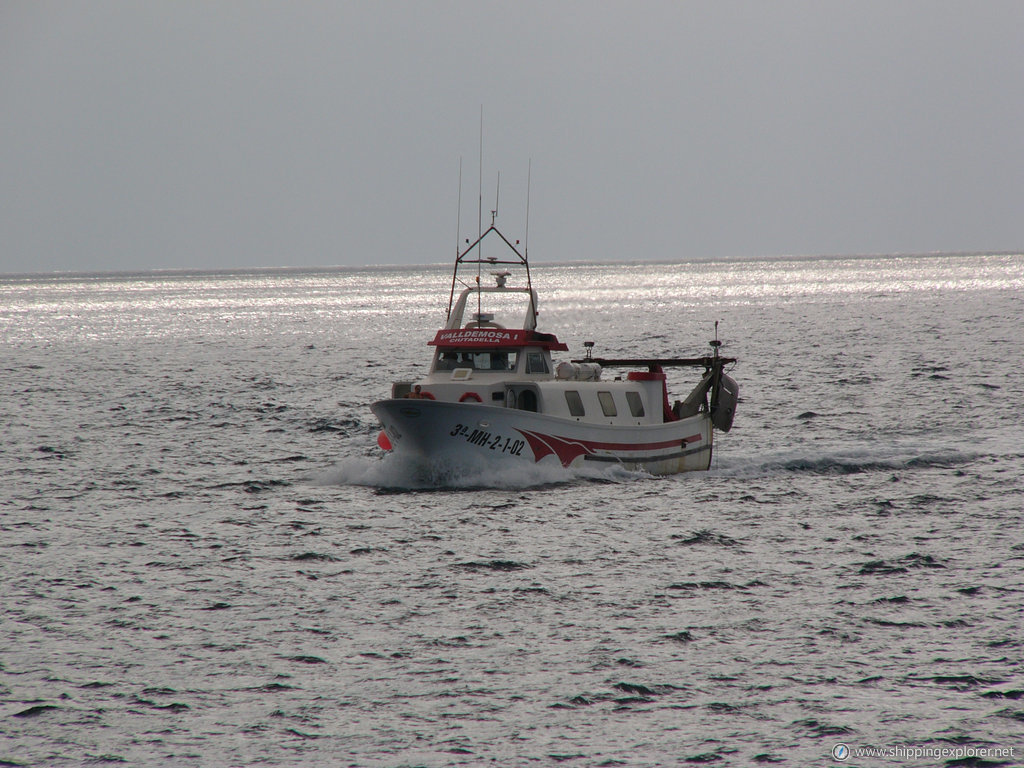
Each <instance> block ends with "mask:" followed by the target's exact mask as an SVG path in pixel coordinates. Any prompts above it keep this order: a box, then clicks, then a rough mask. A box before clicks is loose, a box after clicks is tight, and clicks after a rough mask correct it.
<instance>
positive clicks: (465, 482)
mask: <svg viewBox="0 0 1024 768" xmlns="http://www.w3.org/2000/svg"><path fill="white" fill-rule="evenodd" d="M649 479H653V476H652V475H649V474H647V473H646V472H637V471H631V470H627V469H625V468H623V467H621V466H618V465H611V466H602V467H582V468H566V467H562V466H560V465H557V464H553V463H552V464H548V463H543V462H542V463H540V464H534V465H528V464H520V463H510V464H509V465H508V466H504V465H501V466H497V467H495V466H494V465H485V464H483V463H481V464H479V465H476V464H472V463H460V464H459V465H458V466H455V465H452V464H449V463H445V462H423V461H416V460H414V459H411V458H409V457H405V456H400V455H396V454H387V455H385V456H384V457H382V458H370V457H350V458H347V459H343V460H342V461H340V462H339V463H338V464H336V465H335V466H334V467H332V468H331V469H329V470H326V471H324V472H323V473H321V474H320V475H318V476H317V477H315V478H314V481H315V482H317V483H319V484H323V485H356V486H366V487H369V488H376V489H378V490H380V491H386V492H387V491H394V492H402V491H425V490H430V491H434V490H441V491H444V490H477V489H484V488H487V489H491V488H496V489H502V490H505V489H519V488H544V487H553V486H563V485H572V484H576V483H628V482H634V481H637V480H649Z"/></svg>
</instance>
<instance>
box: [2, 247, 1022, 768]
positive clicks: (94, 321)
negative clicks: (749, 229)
mask: <svg viewBox="0 0 1024 768" xmlns="http://www.w3.org/2000/svg"><path fill="white" fill-rule="evenodd" d="M535 272H536V274H535V279H537V280H538V281H540V280H543V284H544V285H546V286H552V287H554V291H547V290H546V291H545V306H544V309H545V315H544V318H545V327H546V329H548V330H550V331H551V332H553V333H557V334H558V337H559V338H560V339H562V340H563V341H566V342H567V343H568V344H569V346H570V348H571V349H580V348H581V345H582V342H583V340H584V338H588V339H589V338H596V339H600V340H601V344H602V346H603V347H604V348H603V349H599V350H598V352H599V353H600V354H604V355H608V356H616V355H626V354H630V353H631V352H632V351H633V350H635V349H637V348H640V347H642V348H644V349H646V350H649V351H650V352H651V353H652V354H657V355H663V356H674V355H686V354H700V353H702V350H699V349H680V348H679V347H678V344H679V339H705V338H709V336H708V334H709V332H710V327H711V324H712V322H713V321H714V320H716V319H718V320H721V321H722V325H721V332H722V338H723V339H724V340H725V342H726V346H725V348H724V351H725V352H726V353H728V354H729V355H730V356H734V357H737V358H738V359H739V360H740V361H741V362H740V364H739V366H738V367H737V369H736V375H737V379H738V380H741V381H742V384H743V393H742V402H741V404H740V408H739V412H738V416H737V420H736V423H735V426H734V428H733V430H732V431H731V432H729V433H728V434H727V435H718V436H717V437H716V441H715V455H714V459H713V461H712V464H711V469H710V471H709V472H707V473H703V472H698V473H689V474H685V475H678V476H673V477H670V478H652V477H650V476H648V475H645V474H642V473H635V472H631V471H628V470H625V469H623V468H621V467H619V466H617V465H609V466H598V467H594V466H590V465H588V466H585V467H582V468H580V469H579V470H577V469H575V468H573V467H569V468H564V467H562V466H560V465H559V466H553V467H546V466H545V467H544V468H543V470H542V474H540V475H538V474H537V473H536V469H537V467H535V466H531V467H529V469H531V470H532V471H531V472H521V471H519V469H517V468H515V467H511V468H510V469H509V470H508V471H507V472H498V473H493V472H491V473H478V474H473V473H472V472H467V473H463V474H459V473H458V472H453V473H452V474H450V476H448V477H446V478H444V485H445V487H443V488H442V489H440V490H437V489H436V488H434V485H435V484H436V481H437V479H438V478H437V477H428V476H424V475H423V474H422V473H423V472H424V471H428V470H423V468H421V467H417V466H414V465H413V464H412V463H405V462H402V461H401V460H399V459H398V457H394V456H390V457H385V458H382V455H381V451H380V450H379V449H378V448H377V447H376V444H375V440H376V436H377V433H378V431H379V426H378V424H377V423H376V419H375V418H374V417H373V416H372V414H371V413H370V410H369V406H370V404H371V403H373V402H374V401H377V400H381V399H382V398H386V397H387V396H388V394H389V391H390V382H391V380H392V378H394V377H396V376H398V377H408V378H414V377H415V376H417V375H418V374H419V373H421V372H422V368H421V365H422V360H421V349H422V343H423V342H425V341H426V340H427V339H424V338H421V334H422V333H423V329H424V328H433V327H435V326H436V324H437V321H438V312H439V310H438V308H437V307H436V303H435V304H431V303H430V302H431V300H432V298H433V293H434V288H435V287H436V285H437V284H438V281H439V280H443V279H444V275H445V273H446V269H444V268H436V269H435V268H429V269H427V268H424V269H422V270H401V271H395V272H393V273H392V272H386V271H385V272H382V271H380V270H376V271H367V272H359V271H338V272H336V273H330V272H328V273H324V272H319V273H316V274H301V273H294V272H289V273H287V274H274V273H270V274H258V273H257V274H245V275H241V274H240V275H213V276H202V275H198V276H189V275H171V276H167V275H143V276H137V277H119V278H109V279H108V278H105V277H103V276H94V277H93V278H91V279H72V278H67V279H62V278H40V279H28V280H25V279H19V280H17V281H7V282H3V281H0V292H2V295H3V301H2V302H0V330H2V336H0V339H2V341H0V345H2V360H3V362H2V363H0V383H2V387H3V391H4V392H5V396H4V405H3V410H4V423H5V425H6V429H5V434H4V444H3V449H2V451H0V468H2V471H3V476H4V478H5V483H4V493H3V495H2V497H0V505H2V506H0V514H2V517H0V544H2V546H3V563H4V564H3V575H4V596H3V600H2V603H0V606H2V607H0V611H2V613H0V616H2V623H0V722H2V723H3V724H4V725H3V733H4V738H3V739H2V740H0V760H3V761H6V762H8V763H11V764H18V765H32V766H44V765H45V766H78V765H83V764H108V763H109V764H117V763H124V764H129V765H156V764H165V765H196V766H199V765H256V764H259V765H272V766H286V765H287V766H290V765H297V764H308V765H325V764H329V765H357V766H381V765H386V766H414V765H427V766H447V765H467V766H476V765H481V764H496V765H525V764H536V765H553V764H562V765H587V766H590V765H629V766H662V765H678V764H686V763H687V761H689V762H692V763H694V764H698V763H709V764H718V765H749V764H754V763H759V762H764V763H778V764H783V765H799V766H805V765H806V766H812V765H815V766H816V765H828V764H833V760H832V749H833V748H834V747H835V746H836V744H838V743H846V744H848V745H849V746H850V747H851V748H855V749H859V748H862V747H866V746H873V747H877V748H882V749H884V748H896V747H903V748H905V747H918V748H921V749H931V750H942V749H950V750H956V749H959V750H962V752H963V754H962V756H967V750H969V749H975V750H977V749H980V748H996V747H1004V748H1011V747H1015V748H1016V756H1015V757H1014V758H999V759H997V758H994V757H991V756H989V757H985V758H984V759H985V760H988V761H990V762H989V763H977V762H975V764H996V763H997V762H998V761H999V760H1005V761H1008V762H1009V764H1020V762H1021V750H1022V748H1024V744H1022V743H1021V740H1020V732H1021V721H1022V718H1024V704H1022V701H1024V699H1022V693H1021V692H1022V690H1024V679H1022V678H1021V673H1020V658H1021V656H1022V654H1024V647H1022V644H1024V641H1022V639H1021V638H1022V637H1024V627H1022V618H1021V617H1022V614H1021V610H1020V605H1021V600H1022V597H1024V581H1022V578H1021V575H1020V574H1021V567H1022V565H1024V526H1022V522H1021V514H1020V510H1021V507H1022V500H1024V480H1022V478H1024V450H1022V447H1021V445H1022V443H1021V430H1020V413H1021V410H1022V408H1024V381H1022V377H1021V375H1020V372H1019V365H1020V361H1021V360H1022V359H1024V340H1022V334H1021V333H1020V318H1021V317H1024V298H1022V297H1024V257H1021V256H955V257H920V258H917V257H900V258H870V259H831V260H824V259H822V260H802V261H776V262H737V263H720V264H701V265H699V267H696V266H693V265H678V264H672V265H670V264H656V265H648V266H644V267H642V268H641V267H637V266H635V265H623V264H618V265H616V264H608V265H565V266H543V265H542V266H539V267H537V268H536V269H535ZM382 285H384V286H388V287H389V288H388V290H387V291H386V292H385V294H384V300H385V306H383V307H381V305H380V304H379V303H375V302H373V301H369V300H368V297H370V296H373V297H375V298H376V297H377V296H378V294H379V293H380V289H381V286H382ZM574 286H585V288H584V287H581V288H579V289H577V288H575V287H574ZM594 286H597V287H598V288H599V290H598V291H597V292H596V293H594V292H592V288H593V287H594ZM625 317H628V318H630V322H623V318H625ZM418 334H419V335H418ZM591 464H593V462H591ZM934 754H939V753H937V752H935V753H934ZM947 754H948V756H947V757H945V758H941V759H939V760H936V759H935V758H934V757H919V758H913V757H909V758H904V759H903V761H902V762H900V764H901V765H935V764H939V765H941V764H944V761H948V760H952V759H955V758H956V755H955V754H954V753H952V752H951V753H947ZM975 754H978V753H975ZM974 759H975V760H977V759H981V758H978V757H975V758H974ZM888 762H893V763H894V760H889V759H885V760H883V759H881V758H879V759H876V760H869V759H861V758H857V757H854V758H851V759H850V760H849V761H848V764H851V765H853V764H857V765H875V764H878V765H881V764H883V763H885V764H888ZM894 764H895V763H894Z"/></svg>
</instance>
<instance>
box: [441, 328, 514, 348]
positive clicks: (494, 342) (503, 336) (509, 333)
mask: <svg viewBox="0 0 1024 768" xmlns="http://www.w3.org/2000/svg"><path fill="white" fill-rule="evenodd" d="M529 341H530V335H529V332H528V331H524V330H519V329H513V330H509V329H506V328H452V329H445V330H441V331H438V332H437V335H436V336H435V337H434V340H433V341H432V342H430V345H431V346H439V347H479V346H481V345H482V346H487V347H494V346H499V347H504V346H509V347H515V346H518V347H521V346H523V345H524V344H527V343H528V342H529Z"/></svg>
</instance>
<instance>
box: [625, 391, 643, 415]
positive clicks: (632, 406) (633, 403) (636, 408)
mask: <svg viewBox="0 0 1024 768" xmlns="http://www.w3.org/2000/svg"><path fill="white" fill-rule="evenodd" d="M626 403H628V404H629V412H630V413H632V414H633V415H634V416H636V417H637V418H640V417H641V416H643V415H644V401H643V399H641V397H640V393H639V392H627V393H626Z"/></svg>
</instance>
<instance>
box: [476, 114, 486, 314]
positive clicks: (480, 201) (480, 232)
mask: <svg viewBox="0 0 1024 768" xmlns="http://www.w3.org/2000/svg"><path fill="white" fill-rule="evenodd" d="M479 169H480V176H479V179H478V182H477V209H476V230H477V246H476V258H477V262H476V313H477V315H479V314H480V313H481V312H482V311H483V308H482V307H481V296H480V288H481V285H480V275H481V270H482V262H483V260H484V252H483V239H484V105H483V104H481V105H480V164H479Z"/></svg>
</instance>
